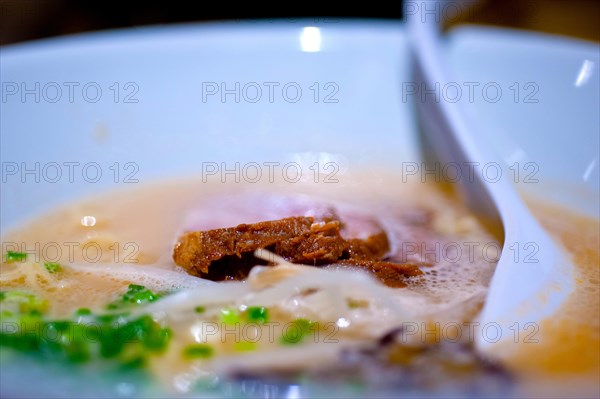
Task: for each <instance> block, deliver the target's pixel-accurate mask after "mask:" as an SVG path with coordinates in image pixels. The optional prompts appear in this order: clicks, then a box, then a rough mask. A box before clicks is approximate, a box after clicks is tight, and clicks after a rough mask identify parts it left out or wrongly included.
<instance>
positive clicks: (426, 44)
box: [407, 5, 574, 357]
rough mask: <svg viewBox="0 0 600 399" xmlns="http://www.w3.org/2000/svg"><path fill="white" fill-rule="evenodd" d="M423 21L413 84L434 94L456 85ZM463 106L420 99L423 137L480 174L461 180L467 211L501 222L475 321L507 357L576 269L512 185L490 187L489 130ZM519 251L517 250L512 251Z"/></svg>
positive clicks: (414, 31)
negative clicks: (498, 251)
mask: <svg viewBox="0 0 600 399" xmlns="http://www.w3.org/2000/svg"><path fill="white" fill-rule="evenodd" d="M442 6H443V5H442ZM422 16H423V15H417V14H413V15H410V16H408V18H407V29H408V32H409V35H410V39H411V42H412V47H413V51H414V56H415V63H416V65H415V82H414V83H416V84H417V85H420V84H421V83H424V84H425V85H426V87H429V88H434V87H435V83H438V85H439V86H438V87H446V86H445V85H446V84H448V83H453V82H458V81H457V80H455V79H454V77H453V75H452V71H451V70H450V69H449V67H448V66H447V63H446V61H445V57H444V55H445V53H444V50H445V49H444V47H443V46H442V45H441V44H440V27H439V25H438V24H437V23H436V21H435V20H436V18H433V16H431V15H429V16H425V18H422ZM464 107H465V105H464V104H461V103H460V102H455V103H453V102H449V101H444V100H443V99H442V100H441V101H436V98H435V96H433V95H428V96H425V97H424V98H418V99H417V110H418V113H419V118H420V121H421V122H422V126H423V130H424V133H425V135H426V137H427V139H428V140H429V141H430V142H431V144H432V147H433V148H434V151H435V152H436V155H437V157H438V158H440V160H441V161H442V162H456V163H457V164H458V165H460V166H462V168H463V170H462V172H463V174H462V176H469V175H468V172H469V168H472V170H471V173H472V172H473V170H474V171H475V173H472V176H473V179H467V178H463V179H461V181H460V183H461V190H460V191H461V194H462V195H463V197H464V199H465V201H466V203H467V204H468V205H469V207H470V209H472V210H473V211H474V212H475V213H477V214H480V215H483V216H484V217H487V218H492V219H496V220H497V221H499V222H501V224H502V226H503V228H504V244H503V248H502V255H501V256H500V259H499V262H498V265H497V267H496V270H495V273H494V276H493V278H492V280H491V283H490V287H489V292H488V295H487V299H486V302H485V304H484V307H483V310H482V312H481V314H480V316H479V320H478V322H479V323H480V327H484V328H486V327H487V326H493V327H494V330H497V329H498V328H499V329H500V333H501V335H500V337H497V336H496V335H497V334H496V332H494V333H492V334H490V335H493V336H489V335H487V336H486V335H485V334H476V336H475V337H476V338H475V344H476V347H477V349H479V350H480V351H482V352H484V353H486V354H488V355H492V356H498V357H503V356H509V355H510V353H511V349H516V348H517V347H518V344H520V343H522V342H520V341H519V340H515V339H514V337H515V334H514V331H515V329H520V330H524V329H526V328H528V326H531V324H526V323H536V325H537V326H538V327H539V325H540V323H541V321H542V320H544V319H546V318H548V317H550V316H551V315H553V314H554V313H555V312H556V311H557V309H558V308H559V307H560V306H561V304H562V303H563V302H564V301H565V299H566V298H567V297H568V296H569V294H570V292H571V291H572V290H573V289H574V281H573V265H572V262H571V261H570V259H569V257H568V255H567V254H566V253H565V251H564V250H563V249H562V248H561V247H560V245H558V244H557V243H555V242H554V241H553V239H552V238H550V237H549V235H548V233H547V232H546V231H545V230H544V229H543V228H542V227H541V226H540V225H539V223H538V221H537V220H536V219H535V218H534V217H533V216H532V215H531V213H530V212H529V209H528V208H527V207H526V205H525V204H524V203H523V201H522V200H521V198H520V197H519V195H518V194H517V192H516V190H515V188H514V187H513V185H512V183H511V182H510V181H508V180H506V179H500V180H499V181H497V182H495V183H490V182H489V181H486V179H483V178H482V176H483V172H484V171H483V167H484V166H485V165H486V164H490V163H491V162H497V163H498V164H500V165H501V164H502V163H501V161H500V160H499V159H498V158H497V155H496V154H495V153H494V151H493V150H492V149H490V146H489V144H488V143H486V142H485V141H483V140H482V139H481V137H482V136H481V135H478V134H477V132H479V131H483V129H485V126H476V123H474V121H473V120H470V119H469V118H468V116H467V113H466V112H464V111H465V110H464ZM516 248H519V249H520V251H515V249H516ZM526 249H529V251H525V250H526ZM536 251H537V252H536ZM526 253H527V254H528V256H525V255H526ZM515 323H518V324H515ZM534 327H535V326H534ZM482 331H483V330H482ZM488 331H492V330H491V329H490V330H488ZM507 345H509V346H510V348H509V347H508V346H507ZM507 349H508V350H507Z"/></svg>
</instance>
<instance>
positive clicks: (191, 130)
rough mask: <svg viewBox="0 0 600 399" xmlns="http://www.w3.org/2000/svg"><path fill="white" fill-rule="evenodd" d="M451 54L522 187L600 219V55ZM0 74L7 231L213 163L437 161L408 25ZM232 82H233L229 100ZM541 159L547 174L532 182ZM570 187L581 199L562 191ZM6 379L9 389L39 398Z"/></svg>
mask: <svg viewBox="0 0 600 399" xmlns="http://www.w3.org/2000/svg"><path fill="white" fill-rule="evenodd" d="M317 50H318V51H317ZM448 51H449V53H450V55H451V57H452V60H453V63H454V65H455V66H456V67H457V69H458V76H461V77H462V78H464V81H466V82H476V83H479V87H480V88H481V87H482V86H484V85H485V84H486V83H489V82H494V83H495V84H496V85H497V86H498V87H500V88H501V89H502V95H501V97H500V99H499V100H498V101H489V99H490V98H494V99H495V97H492V95H493V93H492V92H491V91H490V92H489V93H486V95H488V97H486V98H482V97H481V96H482V92H481V90H477V91H476V95H477V96H476V97H475V101H474V102H473V104H474V106H475V107H474V109H475V111H474V114H475V115H476V116H477V117H478V118H480V119H481V120H482V122H483V123H484V124H485V126H489V127H490V129H489V130H488V131H486V132H485V133H483V132H482V134H487V135H488V136H489V137H488V139H489V142H490V145H493V146H495V147H496V148H498V150H499V151H500V153H501V155H502V157H503V159H504V160H505V161H506V162H507V165H509V166H510V165H514V163H515V162H520V163H521V165H520V166H519V168H521V169H520V179H518V180H519V182H521V184H520V187H523V188H524V189H528V190H529V191H533V192H534V193H535V194H538V195H543V196H545V197H546V198H549V197H555V199H557V200H559V201H562V202H563V203H566V204H569V205H571V206H574V207H576V208H577V209H580V210H581V211H582V212H587V213H591V214H594V212H596V216H597V212H598V191H599V185H598V151H599V150H598V148H599V145H598V140H599V134H598V132H599V131H600V130H599V129H600V127H599V119H600V118H599V113H600V106H599V96H600V94H599V90H598V86H599V84H598V82H599V78H598V68H599V58H598V53H599V52H598V46H596V45H593V44H589V43H582V42H579V41H574V40H568V39H563V38H555V37H550V36H541V35H536V34H529V33H523V32H513V31H503V30H497V29H484V28H468V29H467V28H465V29H460V30H457V31H454V32H452V33H451V34H450V36H449V40H448ZM0 69H1V71H2V99H1V101H2V102H1V115H2V117H1V119H0V134H1V144H2V145H1V149H0V155H1V159H2V182H1V188H2V189H1V192H0V201H1V204H2V205H1V209H0V217H1V227H2V229H3V230H4V229H6V228H8V227H10V226H14V225H15V224H18V223H19V222H21V221H23V220H25V219H26V218H29V217H31V216H33V215H35V214H37V213H39V212H41V211H43V210H47V209H49V208H51V207H53V206H55V205H57V204H59V203H63V202H66V201H69V200H72V199H75V198H78V197H80V196H83V195H88V194H92V193H96V192H100V191H105V190H110V189H114V188H117V187H123V186H127V185H131V184H142V183H144V182H148V181H151V180H153V179H157V178H162V177H169V176H177V175H181V174H186V175H188V174H199V173H201V172H202V168H203V165H204V166H206V165H208V163H212V162H216V163H217V164H218V165H219V167H220V163H221V162H225V163H227V165H228V166H231V165H232V164H233V163H235V162H240V163H245V162H257V163H261V164H262V163H263V162H279V163H280V164H285V163H287V162H292V161H293V162H298V163H300V164H302V165H303V167H304V168H308V166H310V165H311V164H313V163H314V162H315V161H318V162H321V163H324V162H329V161H333V162H337V163H338V164H339V165H340V166H341V172H340V173H344V172H346V171H351V170H356V169H359V168H362V167H365V166H369V165H377V166H384V167H389V168H396V169H397V170H398V172H399V173H401V172H402V167H403V165H405V163H408V162H421V161H422V156H421V152H420V149H419V144H418V143H419V140H418V132H417V129H416V123H415V117H414V114H413V111H414V103H413V101H414V99H412V98H411V97H410V96H406V94H407V93H406V91H404V88H406V85H405V84H406V83H408V84H410V83H411V81H412V78H411V73H410V52H409V49H408V43H407V39H406V36H405V34H404V32H403V27H402V25H400V24H396V23H383V22H379V23H373V22H340V21H337V20H294V21H279V22H262V23H251V22H238V23H233V22H232V23H219V24H203V25H180V26H174V27H151V28H143V29H135V30H133V29H131V30H125V31H113V32H104V33H94V34H86V35H77V36H71V37H65V38H58V39H51V40H44V41H39V42H31V43H24V44H19V45H14V46H8V47H6V48H3V49H2V53H1V57H0ZM582 71H583V72H582ZM585 71H588V72H587V74H586V72H585ZM580 75H581V76H582V77H581V78H580V77H579V76H580ZM515 82H517V83H518V84H519V85H520V86H519V87H520V88H519V90H520V92H519V95H520V97H519V100H517V101H515V100H514V95H515V90H516V87H515V86H514V83H515ZM531 82H533V84H534V85H535V86H533V89H532V86H531V85H530V86H527V85H528V84H529V83H531ZM577 82H579V84H578V83H577ZM236 83H239V89H236ZM461 84H462V83H461ZM221 85H225V89H229V90H231V89H233V92H231V91H230V92H229V94H226V95H225V97H224V99H222V98H221V97H220V94H221V89H222V86H221ZM256 87H260V88H261V90H262V93H261V96H260V97H257V94H256V93H257V91H256ZM269 87H273V88H274V91H273V97H272V98H270V93H269ZM284 87H285V88H286V90H287V91H285V92H284V91H283V89H284ZM511 87H514V89H511ZM58 88H59V89H60V91H59V90H58ZM298 88H300V90H301V94H300V95H298V94H297V92H296V90H297V89H298ZM536 88H537V89H536ZM98 89H99V90H98ZM217 89H218V90H219V92H217V93H216V94H212V93H213V92H214V91H215V90H217ZM70 90H72V92H71V91H70ZM490 90H492V89H490ZM534 90H537V91H536V93H534V94H533V95H532V96H533V97H531V96H530V97H527V98H526V96H527V95H528V94H530V93H531V92H532V91H534ZM100 91H101V93H100ZM236 94H237V95H238V96H239V100H237V101H236ZM465 94H468V93H467V92H465ZM477 99H479V100H477ZM526 100H539V101H538V102H537V103H535V102H534V103H529V102H526ZM526 162H533V163H535V164H536V165H537V166H533V167H534V168H536V167H537V172H536V173H535V174H534V175H533V176H531V175H527V173H528V172H530V171H531V169H524V168H526V166H525V163H526ZM303 170H308V169H303ZM117 171H118V173H117ZM98 172H99V173H100V174H101V175H98ZM526 176H529V177H530V178H537V179H538V180H539V181H540V182H539V183H536V184H526V183H523V182H522V181H523V179H524V178H525V177H526ZM515 180H517V179H515ZM548 187H551V189H549V188H548ZM556 187H562V188H563V189H564V188H565V187H569V190H570V191H568V192H567V191H565V193H566V194H565V193H563V194H561V195H556V194H557V193H556V192H555V191H556ZM573 187H574V188H575V189H576V190H575V191H574V190H573V189H572V188H573ZM579 193H583V194H582V195H579ZM42 380H43V378H42ZM3 381H5V382H6V381H9V382H8V383H7V384H5V383H4V382H3V384H2V392H3V394H4V393H10V394H11V395H12V396H15V395H18V396H24V395H28V394H35V392H38V391H39V389H41V388H39V387H38V384H34V385H25V386H19V385H18V383H17V381H15V380H7V379H4V378H3ZM39 386H44V384H41V385H39ZM36 387H37V388H36ZM36 389H38V391H36ZM39 392H41V391H39ZM73 392H75V391H73ZM46 393H47V392H46ZM77 393H80V391H77ZM392 394H393V393H392Z"/></svg>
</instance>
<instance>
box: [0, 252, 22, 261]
mask: <svg viewBox="0 0 600 399" xmlns="http://www.w3.org/2000/svg"><path fill="white" fill-rule="evenodd" d="M5 259H6V262H18V261H23V260H26V259H27V254H26V253H25V252H15V251H7V252H6V256H5Z"/></svg>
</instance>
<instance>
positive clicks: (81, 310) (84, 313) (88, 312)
mask: <svg viewBox="0 0 600 399" xmlns="http://www.w3.org/2000/svg"><path fill="white" fill-rule="evenodd" d="M91 314H92V311H91V310H89V309H88V308H79V309H77V311H76V312H75V315H76V316H89V315H91Z"/></svg>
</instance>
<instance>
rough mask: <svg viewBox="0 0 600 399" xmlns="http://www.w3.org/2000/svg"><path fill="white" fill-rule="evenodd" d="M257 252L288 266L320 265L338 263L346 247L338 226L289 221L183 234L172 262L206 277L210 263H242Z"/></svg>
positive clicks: (307, 219)
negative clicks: (268, 253)
mask: <svg viewBox="0 0 600 399" xmlns="http://www.w3.org/2000/svg"><path fill="white" fill-rule="evenodd" d="M259 248H267V249H272V250H273V251H274V252H275V253H277V254H278V255H280V256H282V257H284V258H286V259H288V260H289V261H290V262H296V263H309V264H323V263H331V262H333V261H335V260H336V259H338V258H339V257H340V255H341V254H342V251H343V250H344V248H345V245H344V240H343V239H342V237H341V235H340V231H339V222H337V221H331V222H319V223H315V222H314V218H312V217H291V218H285V219H280V220H274V221H268V222H259V223H253V224H240V225H239V226H236V227H229V228H224V229H215V230H208V231H195V232H191V233H187V234H184V235H183V236H181V237H180V238H179V240H178V242H177V244H176V245H175V249H174V251H173V259H174V260H175V263H177V264H178V265H180V266H182V267H184V268H185V269H187V270H188V271H189V272H190V273H192V274H196V275H201V276H205V275H208V274H209V267H210V266H211V263H212V262H214V261H216V260H219V259H222V258H224V257H226V256H234V257H233V258H231V259H230V260H231V261H233V262H235V261H236V257H237V258H238V259H241V258H242V254H245V253H250V254H252V253H253V252H254V251H255V250H257V249H259ZM227 263H228V262H225V264H227ZM255 264H258V262H257V263H255Z"/></svg>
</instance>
